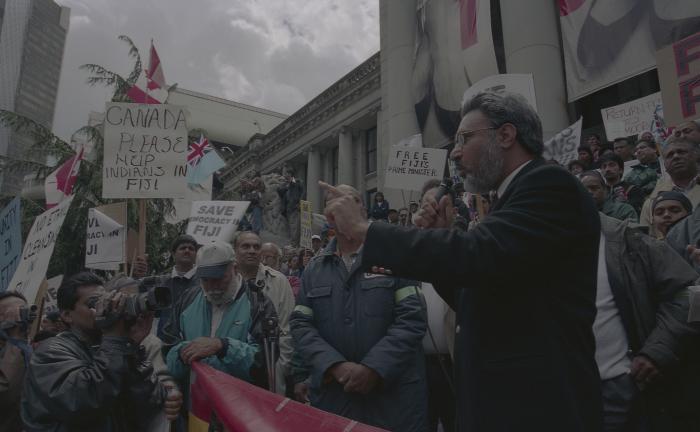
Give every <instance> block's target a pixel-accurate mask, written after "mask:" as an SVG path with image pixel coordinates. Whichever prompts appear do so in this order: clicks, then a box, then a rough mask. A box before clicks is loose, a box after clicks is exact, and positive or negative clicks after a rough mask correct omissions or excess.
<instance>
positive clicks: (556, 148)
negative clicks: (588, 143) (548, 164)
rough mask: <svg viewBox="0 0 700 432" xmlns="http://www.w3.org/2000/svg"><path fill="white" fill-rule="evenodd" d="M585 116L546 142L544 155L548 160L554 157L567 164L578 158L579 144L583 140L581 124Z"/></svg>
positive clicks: (562, 163) (560, 162)
mask: <svg viewBox="0 0 700 432" xmlns="http://www.w3.org/2000/svg"><path fill="white" fill-rule="evenodd" d="M582 124H583V117H581V118H579V119H578V121H577V122H576V123H574V124H572V125H571V126H569V127H568V128H566V129H564V130H563V131H561V132H559V133H558V134H556V135H554V136H553V137H552V138H550V139H549V140H548V141H547V142H546V143H544V152H543V153H542V157H543V158H545V159H546V160H550V159H554V160H555V161H557V162H559V164H561V165H564V166H566V165H567V164H568V163H569V162H571V161H572V160H576V159H578V146H579V143H580V142H581V125H582Z"/></svg>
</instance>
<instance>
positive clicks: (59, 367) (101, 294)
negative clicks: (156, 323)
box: [21, 272, 182, 432]
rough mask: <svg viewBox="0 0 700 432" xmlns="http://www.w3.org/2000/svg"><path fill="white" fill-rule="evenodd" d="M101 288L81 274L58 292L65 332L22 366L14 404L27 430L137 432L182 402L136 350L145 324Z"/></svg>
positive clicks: (148, 323)
mask: <svg viewBox="0 0 700 432" xmlns="http://www.w3.org/2000/svg"><path fill="white" fill-rule="evenodd" d="M102 285H103V282H102V280H101V279H100V278H99V277H98V276H96V275H94V274H92V273H88V272H84V273H78V274H77V275H74V276H73V277H71V278H69V279H68V280H66V281H64V282H63V284H62V285H61V287H60V288H59V289H58V308H59V309H60V312H61V319H62V320H63V322H64V323H66V325H67V326H68V331H66V332H63V333H61V334H59V335H57V336H56V337H53V338H51V339H49V340H47V341H45V342H44V343H42V344H41V345H39V347H38V349H37V350H36V352H35V353H34V355H33V356H32V359H31V361H30V363H29V368H28V371H27V379H26V381H25V384H24V394H23V395H22V405H21V414H22V420H23V421H24V424H25V429H26V430H27V431H49V430H50V431H87V430H89V431H109V432H112V431H140V430H144V429H145V428H146V427H147V425H148V424H149V422H150V421H151V420H152V419H153V418H154V417H155V416H156V415H158V413H159V412H160V411H161V410H162V411H164V412H165V414H166V416H167V417H168V419H169V420H172V419H174V418H175V417H176V416H177V414H178V412H179V408H180V406H181V404H182V396H181V395H180V394H179V393H176V392H171V393H168V392H167V390H166V388H165V387H164V386H163V385H162V384H160V383H159V382H158V381H157V379H156V377H155V375H154V374H153V368H152V367H151V364H150V363H148V362H147V361H146V359H145V353H144V351H143V349H140V348H139V344H140V343H141V342H142V341H143V339H144V338H145V337H146V335H148V333H149V332H150V329H151V324H152V317H144V316H141V315H139V316H138V317H136V318H134V317H130V316H127V315H126V314H125V311H126V307H127V303H129V301H128V300H130V299H128V298H127V297H128V296H126V295H124V294H122V293H118V292H113V293H110V294H108V295H105V290H104V288H103V286H102ZM131 300H133V299H131Z"/></svg>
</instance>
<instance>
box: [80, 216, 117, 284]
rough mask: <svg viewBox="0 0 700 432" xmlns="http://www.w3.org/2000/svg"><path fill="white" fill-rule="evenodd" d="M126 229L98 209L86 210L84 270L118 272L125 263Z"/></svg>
mask: <svg viewBox="0 0 700 432" xmlns="http://www.w3.org/2000/svg"><path fill="white" fill-rule="evenodd" d="M125 249H126V228H125V227H124V225H122V224H120V223H118V222H117V221H115V220H114V219H112V218H110V217H109V216H107V215H105V214H104V213H102V212H101V211H99V210H98V209H94V208H91V209H90V210H88V221H87V235H86V239H85V268H91V269H100V270H118V269H119V265H120V264H121V263H123V262H125V261H126V259H125V256H124V255H125V253H126V251H125Z"/></svg>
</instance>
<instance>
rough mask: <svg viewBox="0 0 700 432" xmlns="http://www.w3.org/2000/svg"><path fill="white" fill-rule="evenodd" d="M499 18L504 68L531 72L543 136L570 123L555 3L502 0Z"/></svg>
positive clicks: (536, 0)
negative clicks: (525, 26)
mask: <svg viewBox="0 0 700 432" xmlns="http://www.w3.org/2000/svg"><path fill="white" fill-rule="evenodd" d="M501 22H502V28H503V45H504V51H505V58H506V70H507V72H508V73H531V74H533V76H534V79H535V96H536V97H537V111H538V113H539V115H540V119H541V120H542V130H543V132H544V139H545V140H546V139H548V138H550V137H552V136H553V135H555V134H557V133H559V131H561V130H562V129H564V128H565V127H567V126H568V125H569V117H568V115H567V105H566V85H565V81H564V66H563V64H562V51H561V44H560V39H559V28H558V22H559V15H558V13H557V6H556V4H555V2H552V1H550V0H529V1H522V0H501ZM523 23H528V25H527V31H525V30H524V28H523Z"/></svg>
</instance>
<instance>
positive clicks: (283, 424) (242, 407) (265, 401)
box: [188, 362, 384, 432]
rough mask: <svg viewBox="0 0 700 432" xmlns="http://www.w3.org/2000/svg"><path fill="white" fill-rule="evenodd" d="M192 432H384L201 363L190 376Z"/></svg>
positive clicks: (193, 366)
mask: <svg viewBox="0 0 700 432" xmlns="http://www.w3.org/2000/svg"><path fill="white" fill-rule="evenodd" d="M190 398H191V404H190V415H189V425H188V426H189V428H188V430H189V432H207V431H210V430H228V431H236V432H259V431H261V430H266V431H287V432H321V431H323V432H347V431H352V432H382V431H384V429H379V428H376V427H373V426H368V425H365V424H362V423H358V422H357V421H354V420H350V419H348V418H344V417H340V416H337V415H335V414H331V413H328V412H325V411H321V410H319V409H316V408H313V407H311V406H309V405H304V404H301V403H299V402H296V401H293V400H291V399H288V398H285V397H284V396H281V395H278V394H275V393H272V392H269V391H266V390H263V389H261V388H260V387H256V386H254V385H253V384H250V383H247V382H245V381H241V380H239V379H237V378H234V377H232V376H231V375H229V374H227V373H224V372H221V371H218V370H216V369H214V368H212V367H211V366H208V365H205V364H203V363H200V362H194V363H192V373H191V375H190Z"/></svg>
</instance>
